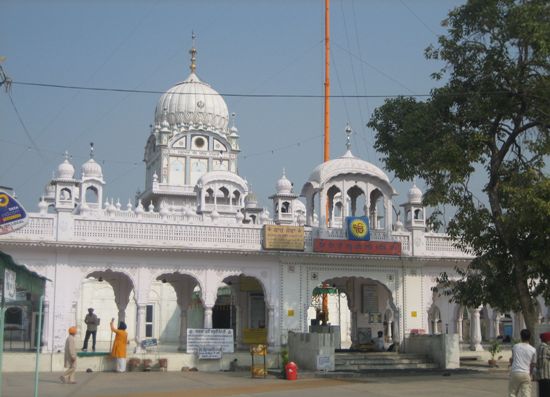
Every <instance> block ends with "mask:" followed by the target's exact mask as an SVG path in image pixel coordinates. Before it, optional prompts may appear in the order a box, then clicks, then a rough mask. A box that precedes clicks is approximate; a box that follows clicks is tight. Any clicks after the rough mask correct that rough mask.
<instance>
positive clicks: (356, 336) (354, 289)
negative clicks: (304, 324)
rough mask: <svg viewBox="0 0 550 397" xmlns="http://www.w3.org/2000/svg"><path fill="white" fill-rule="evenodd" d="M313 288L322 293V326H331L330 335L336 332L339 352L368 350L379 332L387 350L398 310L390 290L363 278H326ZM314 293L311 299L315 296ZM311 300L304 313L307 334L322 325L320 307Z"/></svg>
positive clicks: (395, 332)
mask: <svg viewBox="0 0 550 397" xmlns="http://www.w3.org/2000/svg"><path fill="white" fill-rule="evenodd" d="M314 288H317V289H318V290H319V288H320V291H321V292H326V301H327V304H326V306H327V307H328V317H327V318H326V321H325V326H327V327H335V328H334V329H330V332H338V333H340V345H341V348H342V349H363V348H365V349H368V346H369V345H371V344H372V343H373V338H375V337H376V335H377V334H378V332H382V333H383V335H384V339H385V341H386V343H387V346H388V347H389V345H391V344H392V343H394V342H395V341H396V340H398V338H399V331H398V326H399V325H398V324H399V323H398V310H397V307H396V306H395V303H394V301H393V296H392V293H391V291H390V290H389V289H388V288H387V287H386V286H385V285H384V284H382V283H381V282H380V281H378V280H375V279H371V278H367V277H336V278H329V279H326V280H324V281H323V282H321V283H320V284H319V285H318V286H316V287H314ZM325 289H326V291H325ZM314 291H315V289H314V290H312V292H311V295H312V297H314V296H315V295H316V293H315V292H314ZM317 295H318V294H317ZM322 295H323V294H321V298H320V301H321V302H322V300H323V296H322ZM317 299H318V300H319V298H317ZM312 301H313V304H312V307H311V308H310V309H309V310H308V324H309V325H310V332H311V330H312V329H314V328H312V326H315V325H318V324H319V325H323V324H321V322H322V320H323V319H324V317H325V314H324V313H323V306H324V305H323V304H322V303H315V298H312ZM319 307H320V309H319ZM319 312H321V315H320V314H319ZM320 320H321V321H320ZM320 332H328V331H326V330H320Z"/></svg>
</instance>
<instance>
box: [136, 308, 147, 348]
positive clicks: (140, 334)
mask: <svg viewBox="0 0 550 397" xmlns="http://www.w3.org/2000/svg"><path fill="white" fill-rule="evenodd" d="M146 312H147V305H146V304H143V303H138V304H137V321H136V338H135V341H136V349H135V351H136V352H140V351H141V341H142V340H143V339H145V314H146Z"/></svg>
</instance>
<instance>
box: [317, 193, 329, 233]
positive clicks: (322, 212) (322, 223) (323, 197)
mask: <svg viewBox="0 0 550 397" xmlns="http://www.w3.org/2000/svg"><path fill="white" fill-rule="evenodd" d="M319 195H320V196H319V207H320V208H319V227H320V228H324V229H326V227H327V192H326V191H325V189H324V188H323V189H322V190H321V191H320V192H319Z"/></svg>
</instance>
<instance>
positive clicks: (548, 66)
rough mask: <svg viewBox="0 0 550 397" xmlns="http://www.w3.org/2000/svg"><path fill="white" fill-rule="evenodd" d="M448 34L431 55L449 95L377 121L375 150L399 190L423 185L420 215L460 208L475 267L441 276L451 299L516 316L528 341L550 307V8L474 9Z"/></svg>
mask: <svg viewBox="0 0 550 397" xmlns="http://www.w3.org/2000/svg"><path fill="white" fill-rule="evenodd" d="M443 26H446V27H447V29H448V30H447V33H446V34H445V35H443V36H440V37H439V39H438V46H437V47H434V46H430V47H429V48H427V49H426V57H427V58H428V59H435V60H439V61H442V62H443V64H444V65H445V66H444V67H443V68H442V69H441V70H439V71H438V72H437V73H434V74H433V75H432V76H433V78H434V79H436V80H440V81H441V84H443V86H442V87H440V88H436V89H433V90H432V92H431V94H430V97H429V98H428V99H427V100H426V101H417V100H415V99H413V98H407V97H400V98H395V99H390V100H387V101H386V102H385V103H384V105H382V106H381V107H379V108H378V109H376V110H375V111H374V113H373V116H372V118H371V120H370V122H369V126H370V127H371V128H373V129H375V130H376V131H377V136H376V143H375V147H376V149H377V150H378V151H379V152H380V153H382V154H383V155H384V156H385V157H384V158H383V161H384V162H385V165H386V167H387V168H389V169H390V170H392V171H394V172H395V175H396V176H397V177H398V178H400V179H403V180H411V179H413V178H414V177H417V176H418V177H420V178H422V179H423V180H424V181H425V183H426V186H427V191H426V194H425V196H424V204H425V205H429V206H434V207H437V206H439V205H442V204H445V205H451V206H453V207H454V208H456V213H455V215H454V216H453V219H452V220H451V221H450V223H449V228H448V231H449V234H450V235H451V236H452V237H453V238H454V239H455V241H456V244H457V245H458V246H460V247H461V248H463V249H466V250H469V251H470V252H471V253H472V254H473V255H474V256H475V259H474V260H473V261H472V262H471V264H470V265H469V266H467V267H466V268H457V269H456V270H457V273H458V275H448V274H446V273H444V274H442V275H441V277H440V280H439V281H440V282H441V283H443V284H444V285H445V286H446V289H447V291H449V292H450V296H451V299H452V300H454V301H456V302H460V303H462V304H464V305H467V306H479V305H481V304H490V305H491V306H493V307H495V308H497V309H499V310H500V311H502V312H505V311H509V310H515V311H521V312H522V314H523V316H524V319H525V322H526V325H527V327H528V328H529V329H530V330H531V331H533V330H534V326H535V324H536V322H537V314H536V307H535V305H536V297H538V296H543V297H544V299H545V301H546V302H549V301H550V287H549V284H548V282H549V278H550V181H549V179H548V175H547V173H548V172H547V171H548V168H547V165H546V163H545V161H547V159H548V155H549V152H550V136H549V128H550V77H549V76H550V73H549V72H550V2H548V0H523V1H519V0H471V1H468V2H467V3H466V4H465V5H463V6H460V7H458V8H456V9H454V10H452V11H451V12H450V13H449V16H448V18H447V19H446V20H444V21H443ZM474 173H477V174H478V175H476V178H478V176H479V174H481V175H482V177H483V178H484V180H483V193H481V194H483V195H484V197H482V198H481V199H480V200H479V199H478V198H476V197H475V195H474V193H473V186H472V185H473V183H472V179H473V176H474ZM483 203H485V204H483Z"/></svg>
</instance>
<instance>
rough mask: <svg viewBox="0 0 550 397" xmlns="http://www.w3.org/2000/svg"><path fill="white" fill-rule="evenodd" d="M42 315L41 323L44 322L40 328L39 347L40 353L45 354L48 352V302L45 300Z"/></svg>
mask: <svg viewBox="0 0 550 397" xmlns="http://www.w3.org/2000/svg"><path fill="white" fill-rule="evenodd" d="M43 309H44V314H43V315H42V321H43V322H44V325H43V327H42V338H41V340H40V343H41V347H40V351H41V352H42V353H45V352H47V351H49V350H50V349H49V347H48V337H49V335H50V318H49V317H50V302H49V301H47V300H44V306H43ZM36 329H38V324H36Z"/></svg>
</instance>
